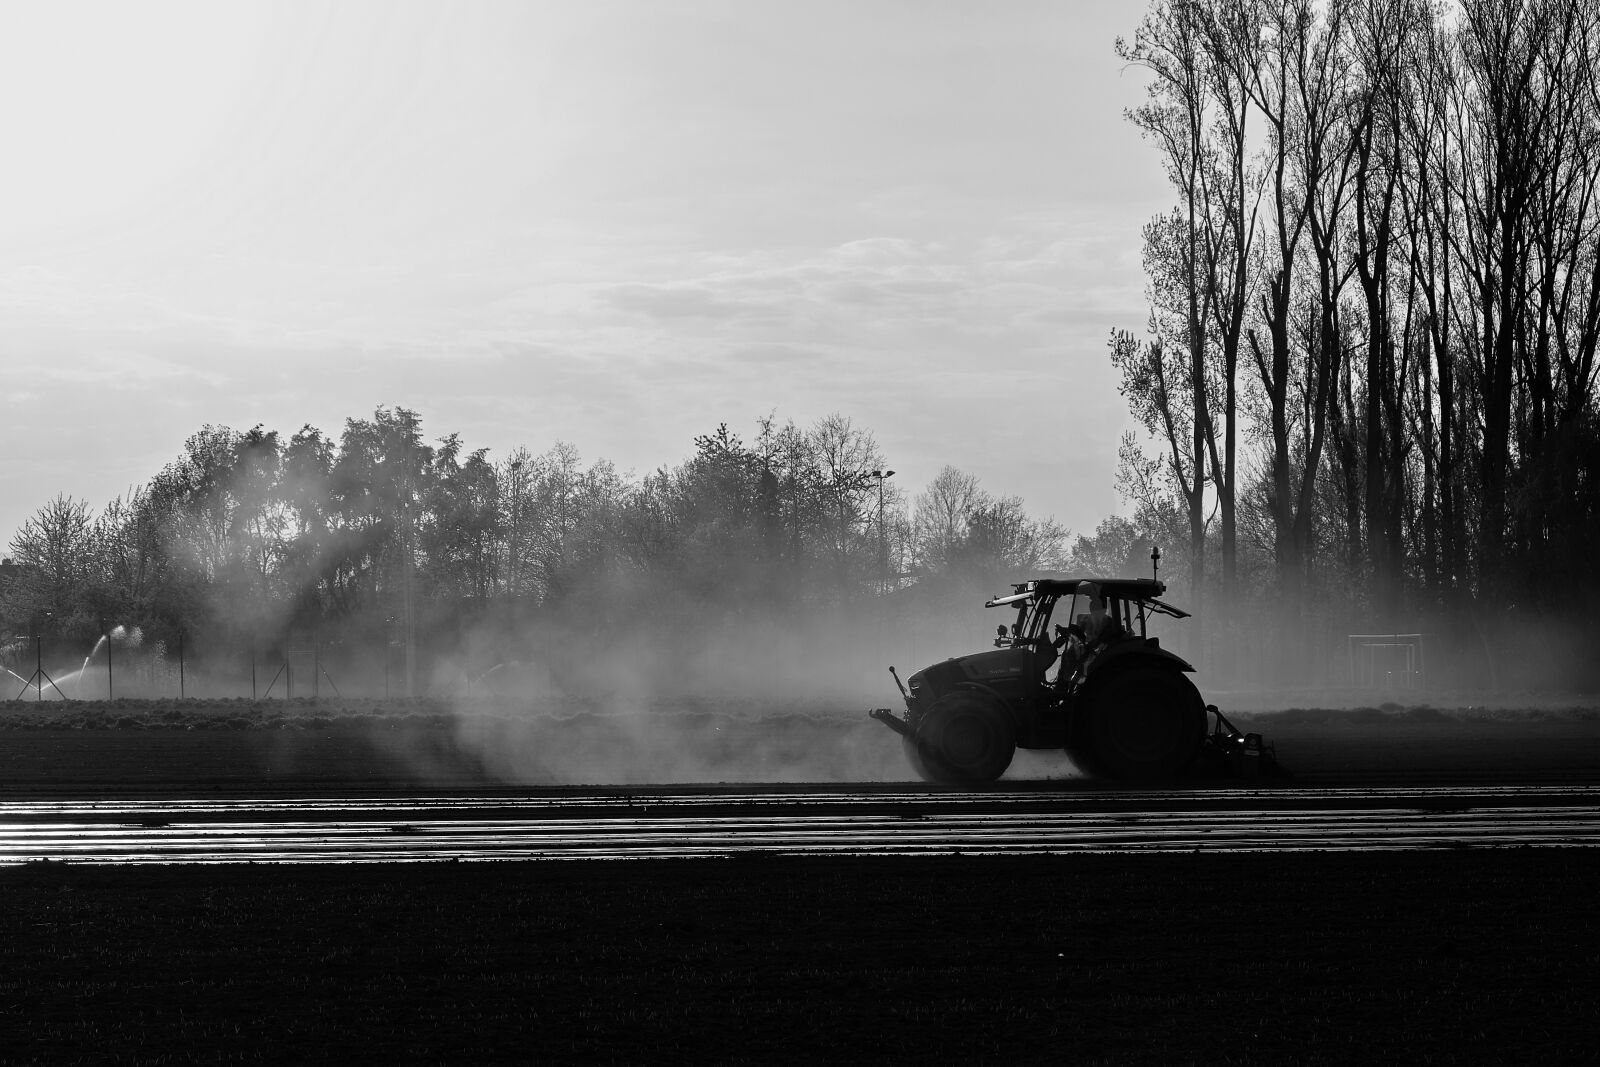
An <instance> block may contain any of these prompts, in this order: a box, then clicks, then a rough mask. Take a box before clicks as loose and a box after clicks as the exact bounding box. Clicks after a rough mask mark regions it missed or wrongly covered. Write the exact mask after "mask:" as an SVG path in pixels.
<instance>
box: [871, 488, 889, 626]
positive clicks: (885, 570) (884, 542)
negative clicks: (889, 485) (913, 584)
mask: <svg viewBox="0 0 1600 1067" xmlns="http://www.w3.org/2000/svg"><path fill="white" fill-rule="evenodd" d="M872 476H873V477H874V478H876V479H877V480H878V594H879V595H880V596H886V595H888V592H889V531H888V530H887V529H886V528H885V527H884V525H883V483H884V482H886V481H888V480H889V479H890V478H893V477H894V471H885V470H877V471H873V472H872Z"/></svg>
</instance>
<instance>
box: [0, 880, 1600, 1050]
mask: <svg viewBox="0 0 1600 1067" xmlns="http://www.w3.org/2000/svg"><path fill="white" fill-rule="evenodd" d="M1597 875H1600V853H1597V852H1594V851H1590V850H1531V849H1522V850H1514V851H1481V852H1480V851H1473V852H1427V853H1422V852H1418V853H1384V854H1348V855H1332V854H1310V855H1307V854H1297V855H1271V854H1265V855H1194V856H1076V857H1041V858H1026V859H1017V858H1013V859H1001V858H992V859H990V858H955V859H902V860H859V859H830V858H817V859H776V858H764V859H746V860H722V861H649V862H610V863H606V862H577V863H513V864H439V865H426V866H368V867H239V866H233V867H211V868H155V869H151V868H139V869H115V868H93V867H65V866H60V865H51V864H35V865H31V866H28V867H23V868H13V869H10V870H5V871H0V1033H3V1034H5V1035H8V1036H7V1038H6V1040H5V1044H4V1052H3V1053H0V1057H3V1059H4V1060H5V1062H7V1063H50V1064H61V1063H87V1062H93V1063H137V1062H152V1063H153V1062H188V1061H193V1060H204V1061H206V1062H269V1063H286V1062H328V1061H347V1062H458V1063H459V1062H486V1061H499V1062H504V1061H545V1062H587V1061H612V1062H686V1063H700V1062H731V1061H754V1062H772V1061H785V1062H794V1061H811V1062H818V1061H823V1062H826V1061H836V1062H843V1061H880V1062H882V1061H888V1062H922V1063H964V1062H982V1063H990V1062H994V1063H998V1062H1076V1063H1152V1064H1154V1063H1161V1064H1169V1063H1230V1062H1232V1063H1239V1062H1244V1063H1275V1064H1276V1063H1369V1062H1378V1063H1383V1062H1388V1063H1430V1062H1431V1063H1449V1062H1463V1063H1515V1062H1522V1063H1529V1062H1545V1063H1575V1062H1580V1061H1592V1057H1593V1054H1594V1041H1595V1038H1596V1037H1597V1036H1600V1010H1597V1009H1600V918H1597V916H1596V912H1595V909H1594V908H1593V900H1594V886H1595V878H1596V876H1597Z"/></svg>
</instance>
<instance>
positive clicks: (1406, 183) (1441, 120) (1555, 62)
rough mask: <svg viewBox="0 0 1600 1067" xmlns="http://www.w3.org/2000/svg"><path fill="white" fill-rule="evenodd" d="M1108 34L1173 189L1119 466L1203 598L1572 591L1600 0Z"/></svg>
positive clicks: (1576, 588) (1594, 195) (1347, 601)
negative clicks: (1132, 73) (1138, 428)
mask: <svg viewBox="0 0 1600 1067" xmlns="http://www.w3.org/2000/svg"><path fill="white" fill-rule="evenodd" d="M1116 49H1117V53H1118V55H1119V56H1120V57H1121V58H1122V59H1124V60H1125V61H1126V62H1127V63H1129V64H1130V65H1132V66H1134V67H1137V68H1139V69H1141V70H1143V71H1144V72H1146V73H1147V75H1148V77H1149V79H1150V80H1149V89H1148V97H1147V99H1146V102H1145V103H1144V104H1143V105H1142V106H1140V107H1138V108H1136V109H1133V110H1131V111H1130V113H1129V116H1128V117H1129V119H1130V120H1131V121H1132V122H1133V123H1134V124H1135V125H1136V126H1137V127H1138V128H1139V129H1140V130H1141V131H1142V132H1143V133H1144V134H1145V135H1146V136H1147V138H1148V139H1149V140H1150V141H1151V142H1152V143H1153V144H1154V145H1155V146H1156V147H1157V149H1158V150H1159V155H1160V159H1161V162H1162V165H1163V166H1164V168H1165V171H1166V175H1167V177H1168V179H1169V180H1170V183H1171V187H1172V188H1173V189H1174V191H1175V192H1176V195H1177V202H1176V204H1175V206H1174V208H1173V209H1172V210H1171V211H1169V212H1167V213H1164V214H1162V215H1160V216H1158V217H1156V218H1154V219H1152V220H1151V221H1150V222H1149V224H1148V225H1147V226H1146V227H1145V229H1144V232H1143V243H1144V264H1145V270H1146V275H1147V283H1148V286H1147V293H1148V297H1149V304H1150V314H1149V321H1148V323H1147V327H1146V329H1145V330H1143V331H1139V332H1137V333H1136V332H1134V331H1130V330H1118V331H1115V332H1114V333H1113V334H1112V336H1111V339H1110V355H1111V358H1112V360H1113V361H1114V362H1115V364H1116V365H1117V367H1118V368H1120V370H1121V374H1122V389H1123V393H1124V395H1125V396H1126V397H1127V399H1128V402H1129V405H1130V409H1131V411H1132V412H1133V413H1134V414H1135V415H1136V416H1137V418H1138V419H1139V420H1140V421H1141V422H1142V423H1143V425H1144V426H1145V427H1146V429H1147V431H1148V432H1149V437H1148V438H1147V439H1146V440H1147V441H1150V442H1154V444H1155V447H1154V449H1153V450H1147V448H1146V447H1145V443H1144V442H1141V441H1138V440H1129V441H1126V442H1125V447H1124V451H1123V464H1122V466H1123V476H1122V483H1123V484H1124V485H1125V486H1127V487H1128V489H1129V492H1130V494H1131V495H1132V496H1133V498H1134V500H1135V503H1136V505H1137V508H1138V520H1137V521H1138V526H1139V528H1140V529H1141V531H1144V532H1147V533H1150V534H1151V535H1153V536H1154V537H1156V538H1160V537H1161V536H1162V535H1163V533H1164V534H1165V535H1166V536H1168V537H1179V538H1181V543H1183V544H1184V545H1185V546H1186V547H1187V552H1186V553H1185V558H1184V560H1183V565H1184V566H1185V568H1186V570H1187V572H1188V577H1189V579H1190V580H1191V581H1192V583H1193V587H1194V591H1195V593H1194V599H1195V600H1196V601H1197V602H1199V601H1201V600H1202V596H1203V594H1206V593H1208V592H1209V595H1210V596H1211V597H1214V598H1216V599H1217V601H1218V603H1219V605H1221V606H1222V607H1224V608H1225V609H1227V610H1229V611H1231V612H1233V613H1238V612H1239V611H1242V610H1243V608H1242V605H1245V604H1249V603H1253V602H1255V603H1259V602H1270V603H1274V604H1277V605H1281V606H1285V607H1287V608H1288V609H1290V611H1291V612H1298V613H1299V614H1300V615H1301V616H1302V617H1304V616H1306V615H1309V614H1313V613H1317V612H1322V611H1327V610H1331V609H1330V608H1329V607H1328V606H1329V605H1337V609H1338V610H1340V611H1343V612H1345V613H1346V614H1352V615H1353V614H1363V615H1366V616H1367V617H1370V618H1371V619H1373V620H1376V621H1375V623H1374V624H1375V625H1378V626H1380V627H1387V628H1397V627H1404V626H1416V625H1421V624H1426V623H1427V622H1428V620H1430V619H1431V620H1437V619H1440V618H1452V617H1455V618H1459V617H1460V616H1461V615H1462V614H1463V613H1469V612H1472V611H1475V610H1478V609H1480V608H1482V607H1483V606H1485V605H1494V606H1495V607H1497V608H1506V609H1509V610H1512V611H1514V612H1522V613H1528V614H1530V615H1531V614H1534V613H1541V614H1544V615H1547V616H1548V615H1565V616H1567V617H1569V618H1571V617H1582V616H1584V615H1585V614H1586V610H1585V608H1586V604H1587V601H1588V598H1589V597H1590V596H1591V595H1592V594H1593V593H1594V591H1595V589H1596V584H1597V583H1596V578H1597V576H1600V571H1597V565H1596V561H1595V559H1594V556H1593V554H1592V553H1591V552H1590V551H1589V546H1590V544H1592V543H1593V542H1594V540H1595V537H1596V534H1600V493H1597V492H1596V478H1597V477H1600V432H1597V426H1596V414H1595V400H1594V386H1595V371H1596V364H1595V355H1596V346H1597V342H1600V67H1597V60H1596V57H1597V56H1600V4H1597V3H1596V2H1595V0H1576V2H1574V0H1461V2H1459V3H1449V4H1442V3H1437V2H1433V0H1354V2H1351V3H1332V4H1328V3H1317V2H1312V0H1155V2H1154V3H1153V4H1152V5H1151V6H1150V8H1149V10H1148V12H1147V13H1146V15H1145V17H1144V19H1143V21H1142V22H1141V23H1140V24H1139V26H1138V28H1137V30H1136V32H1135V33H1134V34H1133V36H1132V37H1131V38H1127V39H1121V40H1119V41H1118V42H1117V44H1116ZM1419 620H1420V622H1419ZM1585 625H1586V626H1587V627H1588V632H1589V633H1590V634H1591V635H1592V634H1593V633H1594V629H1593V624H1590V623H1586V624H1585Z"/></svg>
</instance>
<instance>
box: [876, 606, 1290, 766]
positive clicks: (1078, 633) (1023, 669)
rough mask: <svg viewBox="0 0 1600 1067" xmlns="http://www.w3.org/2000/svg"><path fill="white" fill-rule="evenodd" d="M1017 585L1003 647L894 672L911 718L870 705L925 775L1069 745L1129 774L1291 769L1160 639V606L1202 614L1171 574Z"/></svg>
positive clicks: (1077, 758) (1075, 754) (1163, 611)
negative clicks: (1174, 596)
mask: <svg viewBox="0 0 1600 1067" xmlns="http://www.w3.org/2000/svg"><path fill="white" fill-rule="evenodd" d="M1013 589H1014V591H1013V592H1012V594H1011V595H1010V596H1003V597H996V598H995V599H993V600H990V601H988V603H986V604H985V605H984V606H985V607H990V608H1013V609H1015V611H1016V613H1017V616H1016V621H1015V622H1013V623H1012V624H1011V625H1010V627H1006V626H1004V625H1002V626H1000V627H999V628H998V634H997V636H996V638H995V642H994V643H995V648H994V650H992V651H986V652H977V653H973V654H971V655H968V656H960V657H957V658H955V659H948V660H945V661H944V662H943V663H935V664H933V665H932V666H930V667H925V668H924V669H922V670H920V671H918V672H916V673H915V674H913V675H912V676H911V677H910V678H909V679H907V680H906V682H905V684H901V682H900V676H899V675H898V674H895V675H894V678H895V684H896V685H899V686H900V693H901V696H902V697H903V698H904V700H905V706H906V711H905V715H904V717H902V716H900V715H896V714H895V713H894V712H893V711H892V710H890V709H889V708H875V709H873V710H872V711H871V712H869V714H870V715H871V716H872V717H873V718H875V719H877V720H878V721H880V722H882V723H883V724H884V725H886V726H888V727H889V728H890V729H892V730H894V731H895V732H896V733H898V734H899V735H900V738H901V742H902V744H903V746H904V748H905V752H906V756H907V758H908V759H909V760H910V762H911V765H912V767H913V768H914V769H915V770H916V771H917V772H918V773H919V774H920V775H921V776H922V777H923V778H925V779H927V780H928V781H933V782H941V783H944V784H948V785H979V784H982V783H985V782H991V781H993V780H995V779H996V778H999V777H1000V776H1001V775H1002V774H1004V773H1005V770H1006V768H1007V767H1009V766H1010V765H1011V759H1012V757H1013V756H1014V755H1015V754H1016V750H1017V749H1018V748H1039V749H1051V748H1055V749H1063V750H1065V751H1066V753H1067V755H1068V756H1070V757H1071V758H1072V761H1073V762H1074V763H1075V764H1077V765H1078V766H1079V767H1080V768H1081V769H1083V770H1084V771H1085V772H1087V773H1089V774H1091V775H1094V776H1096V777H1101V778H1115V779H1123V780H1128V781H1159V780H1163V779H1171V778H1176V777H1179V776H1183V775H1188V774H1226V775H1236V776H1239V777H1244V778H1256V777H1272V776H1282V775H1283V773H1284V772H1283V771H1282V770H1281V769H1280V768H1279V767H1278V765H1277V760H1276V756H1275V753H1274V751H1273V749H1272V748H1271V746H1269V745H1265V744H1264V743H1263V742H1262V740H1261V736H1260V735H1259V734H1253V733H1242V732H1241V731H1239V730H1238V729H1237V728H1235V727H1234V725H1233V724H1232V723H1230V722H1229V721H1228V720H1227V718H1226V717H1225V716H1224V715H1223V714H1222V712H1220V711H1218V710H1217V708H1216V707H1215V705H1208V704H1206V703H1205V701H1204V700H1203V699H1201V696H1200V692H1199V690H1198V689H1196V688H1195V685H1194V682H1193V681H1191V680H1190V677H1189V675H1191V674H1193V673H1194V667H1192V666H1191V665H1190V664H1189V663H1187V662H1186V661H1185V660H1183V659H1182V658H1181V657H1179V656H1176V655H1174V654H1173V653H1172V652H1170V651H1168V650H1167V649H1164V648H1162V647H1161V642H1160V640H1159V639H1158V638H1154V637H1150V636H1149V635H1148V630H1147V624H1148V621H1149V619H1150V618H1151V617H1152V616H1155V615H1166V616H1169V617H1171V618H1174V619H1183V618H1188V616H1189V613H1188V612H1186V611H1183V610H1181V609H1179V608H1176V607H1173V606H1172V605H1171V604H1167V603H1165V602H1163V601H1162V600H1160V599H1159V598H1160V597H1161V596H1162V595H1163V594H1164V593H1165V592H1166V586H1165V585H1164V584H1163V583H1162V582H1160V581H1157V580H1156V579H1153V578H1115V579H1088V578H1073V579H1055V578H1039V579H1034V580H1032V581H1028V582H1023V583H1021V584H1018V585H1016V586H1014V587H1013ZM1063 620H1065V621H1063ZM889 670H890V673H891V674H893V673H894V668H893V667H891V668H889Z"/></svg>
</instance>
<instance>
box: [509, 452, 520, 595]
mask: <svg viewBox="0 0 1600 1067" xmlns="http://www.w3.org/2000/svg"><path fill="white" fill-rule="evenodd" d="M521 511H522V460H520V459H514V460H512V461H511V596H512V597H513V598H515V597H516V595H517V572H518V571H519V570H520V569H521V566H522V564H521V561H520V560H519V559H518V558H517V557H518V556H519V555H520V549H521V547H522V546H521V545H520V544H519V543H518V534H519V533H520V529H519V522H518V520H519V519H520V518H521V515H520V512H521Z"/></svg>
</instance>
